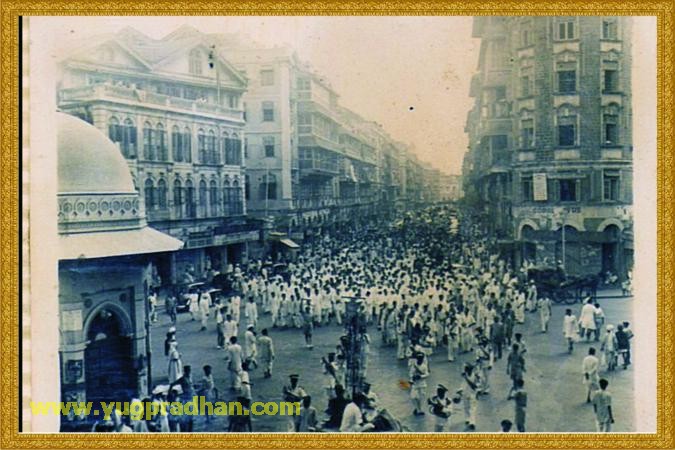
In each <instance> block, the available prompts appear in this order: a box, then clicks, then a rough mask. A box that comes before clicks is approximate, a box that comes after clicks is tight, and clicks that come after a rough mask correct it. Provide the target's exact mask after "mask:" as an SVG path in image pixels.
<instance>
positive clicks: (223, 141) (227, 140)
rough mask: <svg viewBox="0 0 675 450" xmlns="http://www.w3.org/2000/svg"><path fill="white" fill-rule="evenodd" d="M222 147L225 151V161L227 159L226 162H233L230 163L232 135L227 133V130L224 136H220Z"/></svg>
mask: <svg viewBox="0 0 675 450" xmlns="http://www.w3.org/2000/svg"><path fill="white" fill-rule="evenodd" d="M220 142H221V144H220V147H221V151H222V153H223V161H225V164H231V163H230V135H229V134H227V132H224V133H223V135H222V137H221V138H220Z"/></svg>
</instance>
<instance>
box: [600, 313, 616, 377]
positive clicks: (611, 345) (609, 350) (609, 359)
mask: <svg viewBox="0 0 675 450" xmlns="http://www.w3.org/2000/svg"><path fill="white" fill-rule="evenodd" d="M606 330H607V331H606V333H605V335H604V336H603V337H602V340H601V346H600V350H601V351H603V352H604V353H603V356H604V359H605V364H606V366H607V370H609V371H612V370H614V369H616V366H617V363H618V354H617V347H618V344H617V340H616V334H615V333H614V325H612V324H607V327H606Z"/></svg>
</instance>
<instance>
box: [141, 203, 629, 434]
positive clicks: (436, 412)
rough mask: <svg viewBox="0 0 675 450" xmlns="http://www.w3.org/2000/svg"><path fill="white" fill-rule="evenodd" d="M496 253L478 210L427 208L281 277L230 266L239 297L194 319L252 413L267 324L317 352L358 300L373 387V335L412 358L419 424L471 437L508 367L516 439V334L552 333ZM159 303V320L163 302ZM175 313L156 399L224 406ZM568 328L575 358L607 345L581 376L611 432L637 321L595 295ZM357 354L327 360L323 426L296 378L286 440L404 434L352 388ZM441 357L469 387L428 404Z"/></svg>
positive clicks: (195, 312)
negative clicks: (317, 342)
mask: <svg viewBox="0 0 675 450" xmlns="http://www.w3.org/2000/svg"><path fill="white" fill-rule="evenodd" d="M495 248H496V247H495V242H494V241H492V240H491V239H490V238H488V237H486V236H485V234H484V232H483V228H482V226H481V224H480V223H479V222H478V221H477V220H474V218H473V216H471V215H470V214H466V213H462V212H461V211H457V210H455V209H453V208H449V207H447V206H434V207H429V208H427V209H424V210H418V211H415V212H409V213H405V214H403V215H401V216H398V217H397V218H396V219H395V220H393V221H388V222H385V221H379V222H377V223H375V222H372V223H368V224H358V225H355V226H354V227H352V228H346V229H343V230H341V231H340V232H338V233H334V234H333V235H331V236H330V237H329V236H325V237H323V238H321V239H317V240H315V241H313V242H308V243H305V244H303V249H302V251H301V253H300V254H299V255H298V257H297V259H295V260H294V261H289V262H288V264H287V272H286V273H285V274H284V276H279V275H275V274H274V273H272V272H271V271H270V269H269V267H270V266H269V265H265V264H263V262H261V261H259V262H255V263H252V264H250V265H249V266H248V267H247V268H241V267H239V266H237V267H235V268H234V271H233V274H234V281H235V284H234V287H235V294H234V295H230V296H227V297H224V296H223V297H220V296H219V297H217V298H215V302H214V301H213V300H214V299H212V298H211V297H210V295H209V293H208V292H207V291H206V290H205V291H204V292H202V293H200V294H196V295H195V298H194V300H193V301H192V302H191V305H190V314H191V315H192V320H197V321H201V329H202V330H207V324H208V323H209V320H212V319H210V318H211V317H215V323H216V339H215V341H216V342H215V344H216V345H215V346H216V347H217V349H221V350H223V351H224V357H225V359H226V366H227V372H228V373H227V377H226V379H227V386H223V387H222V390H226V391H227V392H228V393H230V395H231V397H232V398H236V399H237V400H238V401H240V402H242V404H243V405H244V406H245V407H246V406H247V405H250V403H251V401H252V400H253V394H252V389H251V382H250V372H251V371H252V370H256V369H258V370H260V371H261V372H262V376H263V378H270V377H272V374H273V367H274V360H275V357H276V355H275V348H274V342H273V340H272V338H271V337H270V332H269V331H270V329H279V330H281V329H298V330H302V336H303V345H304V347H306V348H307V349H311V348H312V347H313V342H312V334H313V331H314V330H315V328H316V327H325V326H331V325H332V326H338V327H340V326H342V325H343V321H344V317H345V313H346V306H347V303H348V302H349V301H350V299H359V305H360V306H359V308H360V313H361V314H363V316H364V318H365V322H366V323H367V324H368V330H367V333H365V337H366V345H364V346H363V349H362V351H363V355H362V356H363V358H362V359H363V361H364V364H363V367H362V370H363V373H362V375H363V377H364V378H366V379H367V378H368V373H367V361H368V354H369V352H370V347H371V340H374V337H375V336H376V335H377V334H379V337H380V339H381V345H382V346H384V347H388V346H389V347H393V348H395V355H396V358H397V359H398V360H403V361H407V367H408V378H407V379H405V380H401V381H400V387H401V388H403V389H405V390H408V391H409V395H410V399H411V403H412V411H411V412H412V414H413V416H424V415H425V414H426V412H429V413H430V415H432V416H433V418H434V430H435V431H438V432H441V431H447V430H448V429H449V427H450V426H451V424H452V423H453V421H455V420H457V419H455V418H456V417H458V416H462V417H463V419H464V427H465V428H464V429H465V430H466V431H473V430H475V429H476V419H477V417H476V415H477V405H478V401H479V399H480V398H481V397H482V396H488V395H494V394H492V393H491V385H490V378H491V374H492V373H494V370H493V369H495V368H496V367H497V366H498V365H503V366H504V370H505V371H506V373H507V374H508V376H509V378H510V380H511V381H510V382H511V386H510V390H509V392H507V393H504V394H505V396H506V398H508V399H509V400H513V403H514V415H513V417H512V419H513V420H511V419H504V420H502V422H501V426H502V430H503V431H509V430H510V429H511V427H512V426H513V425H514V424H515V428H516V429H517V431H519V432H524V431H526V410H527V404H528V392H527V390H526V386H525V381H524V378H525V377H524V374H525V373H526V371H527V366H528V365H527V358H528V355H527V347H528V346H527V343H526V341H525V338H524V336H523V334H522V333H521V332H519V327H520V326H522V325H523V324H524V323H525V321H526V320H537V321H538V325H537V328H538V329H540V330H541V333H542V334H544V333H548V332H549V331H550V330H549V322H550V320H551V316H552V302H551V299H549V298H548V296H546V295H539V293H538V292H537V286H536V285H535V283H534V282H533V281H530V280H529V279H528V276H527V265H524V267H523V268H513V267H511V266H510V264H509V263H507V262H506V261H505V260H504V259H502V258H500V257H499V256H498V252H497V251H496V250H495ZM149 301H150V302H151V311H154V310H153V308H152V306H153V304H154V305H156V303H157V299H156V297H152V298H151V299H149ZM167 301H171V300H169V299H167ZM173 301H175V299H173ZM211 303H215V305H213V306H212V305H211ZM169 314H170V315H171V322H172V324H174V325H172V326H171V328H170V329H169V330H168V332H167V335H166V341H165V355H166V357H167V367H168V369H167V378H168V382H169V384H168V386H166V385H164V386H162V387H161V388H157V389H156V390H155V392H154V394H155V395H156V396H157V397H158V398H166V397H171V398H177V397H178V398H184V399H189V398H191V396H192V395H194V392H195V390H198V391H199V392H201V393H202V394H204V395H207V396H208V397H209V398H217V397H218V396H219V393H218V390H217V389H216V387H215V384H214V382H213V375H212V369H211V366H208V365H206V366H204V367H203V371H204V375H203V379H202V381H201V382H200V383H194V382H193V380H192V372H191V367H190V366H183V365H182V362H181V354H180V352H179V351H178V342H177V339H176V325H175V323H176V319H175V312H174V313H173V314H172V313H171V312H170V313H169ZM263 316H269V319H267V317H266V320H265V322H266V323H269V325H268V326H267V327H260V323H261V321H262V320H261V319H262V318H263ZM152 317H153V319H154V318H155V317H156V314H153V315H152ZM261 328H262V329H261ZM242 330H245V331H244V333H243V338H242V339H241V341H240V336H241V335H240V331H242ZM561 331H562V333H561V334H562V336H563V338H564V340H565V341H566V345H567V348H568V351H569V353H572V352H573V350H574V344H575V343H577V342H579V341H580V340H586V341H590V342H597V346H598V348H596V347H591V348H590V349H589V350H588V355H587V356H586V357H585V358H584V360H583V363H582V375H583V382H584V385H585V386H586V387H585V390H586V395H587V398H586V400H587V401H588V402H589V403H592V404H593V407H594V410H595V411H596V418H597V429H598V431H609V430H610V423H611V422H613V416H612V412H611V393H610V391H609V390H608V389H607V386H608V380H607V379H605V378H601V377H600V373H601V371H602V370H607V371H612V370H615V369H616V368H617V367H618V357H619V356H621V357H622V364H623V368H624V369H626V368H627V367H628V365H629V364H630V341H631V338H632V331H631V329H630V327H629V324H628V322H623V323H621V324H619V325H617V326H616V327H614V325H612V324H607V323H605V315H604V313H603V311H602V308H601V307H600V305H599V304H598V303H597V302H596V301H594V300H593V299H588V300H586V301H585V302H584V304H583V306H582V308H581V310H580V311H579V315H578V319H577V317H576V316H575V315H574V314H573V312H572V310H571V309H568V310H567V311H566V313H565V317H564V320H563V329H562V330H561ZM348 351H349V348H346V347H345V346H344V345H341V344H340V343H338V345H337V347H336V351H335V352H331V353H329V354H328V355H326V357H325V358H322V364H323V373H324V378H325V379H324V381H323V384H322V386H321V389H317V388H316V387H315V390H316V393H313V394H314V396H316V395H323V396H325V400H326V401H327V404H328V408H327V410H326V418H325V420H320V418H319V417H318V416H319V415H318V414H317V412H316V409H315V407H314V406H312V396H310V395H309V394H308V392H307V391H306V390H305V389H304V388H303V387H302V386H301V385H300V384H299V377H300V376H299V375H298V374H290V377H289V383H288V384H287V385H285V386H284V387H283V389H282V392H281V395H282V398H283V399H284V400H288V401H298V402H300V403H301V405H302V407H301V414H300V415H299V416H293V417H291V418H290V419H289V421H288V431H319V430H322V429H323V430H328V431H342V432H358V431H379V430H387V431H390V430H400V429H401V422H400V421H399V420H397V419H396V418H394V417H393V416H392V415H391V414H389V412H388V411H387V410H386V408H384V407H383V406H382V405H380V404H379V401H378V398H377V395H376V394H375V393H374V392H372V390H371V386H370V385H369V384H367V383H365V385H363V386H359V389H358V392H357V391H356V390H354V389H352V388H353V386H347V385H346V384H347V379H346V371H347V367H346V360H347V355H346V352H348ZM434 353H440V354H442V355H444V358H445V359H447V361H448V363H449V365H448V366H446V367H445V368H443V369H442V370H449V371H453V370H457V371H458V372H459V373H461V379H462V385H461V386H460V387H458V388H457V389H448V388H447V387H446V386H445V385H444V384H439V385H438V386H436V388H435V392H434V393H433V395H430V393H429V389H428V379H429V375H430V373H431V372H430V371H431V367H430V363H429V359H430V356H431V355H432V354H434ZM599 356H600V357H601V358H599ZM501 360H504V362H501ZM221 397H222V396H221ZM207 419H208V417H207ZM193 420H194V418H192V417H188V418H176V420H174V421H173V422H172V420H171V418H170V419H169V420H167V421H166V422H167V423H166V427H164V425H163V424H162V425H160V426H156V428H157V429H158V431H178V430H180V431H191V430H192V428H193V423H192V421H193ZM228 429H229V430H230V431H251V429H252V427H251V422H250V418H249V419H248V420H246V419H245V418H241V420H238V419H237V418H230V420H229V425H228Z"/></svg>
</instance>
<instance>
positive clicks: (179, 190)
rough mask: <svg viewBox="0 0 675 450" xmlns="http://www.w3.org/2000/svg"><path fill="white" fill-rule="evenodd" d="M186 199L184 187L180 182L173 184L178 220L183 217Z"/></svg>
mask: <svg viewBox="0 0 675 450" xmlns="http://www.w3.org/2000/svg"><path fill="white" fill-rule="evenodd" d="M184 202H185V197H184V196H183V185H182V183H181V182H180V180H175V181H174V182H173V208H174V211H175V214H176V217H177V218H180V217H183V203H184Z"/></svg>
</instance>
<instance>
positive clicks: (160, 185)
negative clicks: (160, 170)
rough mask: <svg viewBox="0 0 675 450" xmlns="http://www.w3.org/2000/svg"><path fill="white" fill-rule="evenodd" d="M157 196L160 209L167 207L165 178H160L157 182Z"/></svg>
mask: <svg viewBox="0 0 675 450" xmlns="http://www.w3.org/2000/svg"><path fill="white" fill-rule="evenodd" d="M156 197H157V200H156V201H157V206H158V207H159V209H165V208H166V181H164V180H163V179H160V180H159V181H158V182H157V191H156Z"/></svg>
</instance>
